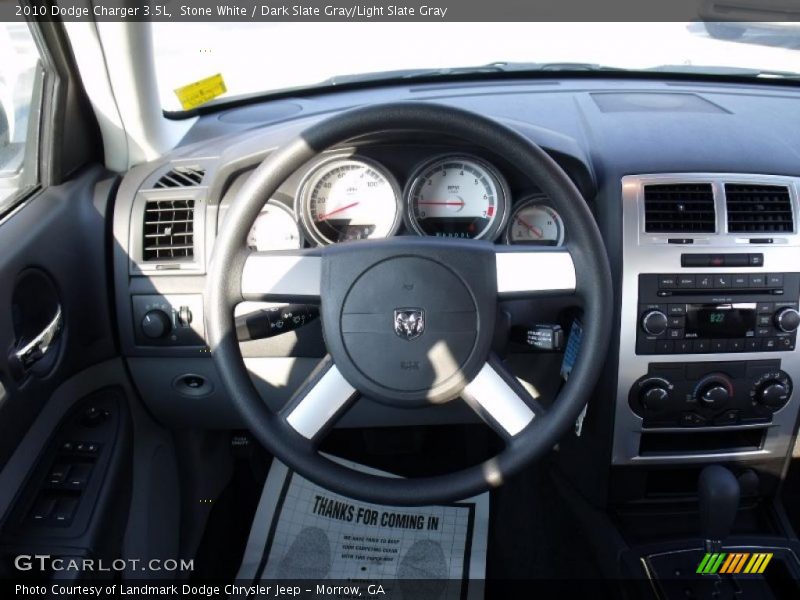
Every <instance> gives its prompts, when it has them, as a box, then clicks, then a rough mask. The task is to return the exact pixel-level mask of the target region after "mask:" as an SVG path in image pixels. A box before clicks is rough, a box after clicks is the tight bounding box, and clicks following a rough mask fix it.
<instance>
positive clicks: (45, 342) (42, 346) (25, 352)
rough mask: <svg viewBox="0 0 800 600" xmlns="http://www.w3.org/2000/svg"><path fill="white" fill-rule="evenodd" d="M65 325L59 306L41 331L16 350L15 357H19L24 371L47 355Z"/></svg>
mask: <svg viewBox="0 0 800 600" xmlns="http://www.w3.org/2000/svg"><path fill="white" fill-rule="evenodd" d="M63 325H64V315H63V313H62V312H61V307H60V306H59V307H58V309H57V310H56V316H55V317H53V320H52V321H50V322H49V323H48V324H47V326H46V327H45V328H44V329H43V330H42V331H41V332H40V333H38V334H37V335H36V336H35V337H34V338H33V339H32V340H31V341H29V342H27V343H26V344H25V345H24V346H22V347H21V348H17V349H16V350H14V353H13V355H14V358H16V359H17V364H19V365H20V366H21V367H22V369H23V371H26V370H28V369H30V368H31V367H32V366H33V365H35V364H36V363H37V362H39V361H40V360H42V359H43V358H44V357H45V355H46V354H47V352H48V350H50V348H52V346H53V343H54V342H55V341H56V340H57V339H58V336H59V334H60V333H61V329H62V327H63Z"/></svg>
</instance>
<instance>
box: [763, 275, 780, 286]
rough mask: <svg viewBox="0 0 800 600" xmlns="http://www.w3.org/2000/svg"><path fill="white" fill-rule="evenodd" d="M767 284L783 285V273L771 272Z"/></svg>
mask: <svg viewBox="0 0 800 600" xmlns="http://www.w3.org/2000/svg"><path fill="white" fill-rule="evenodd" d="M767 285H768V286H770V287H783V273H769V274H768V275H767Z"/></svg>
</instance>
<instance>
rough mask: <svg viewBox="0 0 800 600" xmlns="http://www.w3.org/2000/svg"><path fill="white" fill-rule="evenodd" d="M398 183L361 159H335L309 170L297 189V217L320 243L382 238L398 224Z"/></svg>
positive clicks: (381, 169) (394, 229)
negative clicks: (298, 214)
mask: <svg viewBox="0 0 800 600" xmlns="http://www.w3.org/2000/svg"><path fill="white" fill-rule="evenodd" d="M399 204H400V192H399V187H398V185H397V182H396V181H395V180H394V178H393V177H392V176H391V174H389V173H388V172H386V171H385V170H384V169H383V168H381V167H380V166H379V165H377V164H376V163H374V162H372V161H368V160H365V159H362V158H343V157H337V158H333V159H329V160H327V161H325V162H323V163H321V164H319V165H317V166H316V167H315V168H313V169H312V170H311V171H310V172H309V174H308V175H306V177H305V179H304V180H303V182H302V183H301V185H300V207H301V209H300V216H301V220H302V222H303V225H304V227H305V229H306V230H307V232H308V234H309V236H310V237H311V238H312V239H314V240H315V241H316V242H317V243H319V244H332V243H337V242H345V241H351V240H361V239H367V238H382V237H387V236H390V235H392V234H393V233H394V232H395V231H397V227H398V225H399V222H400V206H399Z"/></svg>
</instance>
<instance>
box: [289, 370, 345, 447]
mask: <svg viewBox="0 0 800 600" xmlns="http://www.w3.org/2000/svg"><path fill="white" fill-rule="evenodd" d="M356 396H357V392H356V389H355V388H354V387H353V386H352V385H350V383H349V382H348V381H347V380H346V379H345V378H344V377H343V376H342V374H341V372H340V371H339V369H338V368H337V367H336V365H335V364H334V363H333V360H332V359H331V358H330V356H326V357H325V358H324V359H323V360H322V362H321V363H320V364H319V365H318V366H317V368H316V369H314V371H313V372H312V373H311V375H309V376H308V378H307V379H306V380H305V382H304V383H303V385H301V386H300V388H299V389H298V390H297V392H296V393H295V394H294V396H292V399H291V400H289V402H287V403H286V406H284V407H283V409H282V410H281V412H280V414H281V416H282V417H283V418H284V420H285V421H286V423H287V424H288V425H289V427H291V428H292V429H293V430H294V431H295V432H297V433H299V434H300V435H301V436H303V437H304V438H306V439H307V440H309V441H310V442H311V443H312V444H316V442H318V441H319V440H320V439H321V438H322V436H323V435H324V434H325V433H326V432H327V431H328V430H329V429H330V428H331V427H333V425H334V424H335V423H336V420H337V419H338V418H339V417H340V416H341V415H342V414H343V413H344V412H345V411H346V410H347V409H348V408H349V407H350V405H351V404H352V403H353V402H354V401H355V399H356Z"/></svg>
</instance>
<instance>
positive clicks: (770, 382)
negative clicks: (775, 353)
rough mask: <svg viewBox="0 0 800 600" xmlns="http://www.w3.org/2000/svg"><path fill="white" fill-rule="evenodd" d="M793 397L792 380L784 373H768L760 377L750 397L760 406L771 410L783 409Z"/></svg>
mask: <svg viewBox="0 0 800 600" xmlns="http://www.w3.org/2000/svg"><path fill="white" fill-rule="evenodd" d="M791 395H792V380H791V379H789V376H788V375H787V374H786V373H784V372H783V371H775V372H774V373H767V374H765V375H762V376H761V377H759V378H758V379H757V380H756V382H755V384H754V385H753V389H752V390H751V391H750V397H751V398H752V399H753V400H754V401H755V402H758V403H759V404H762V405H764V406H766V407H767V408H771V409H778V408H781V407H782V406H783V405H784V404H786V403H787V402H788V401H789V398H790V397H791Z"/></svg>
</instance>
